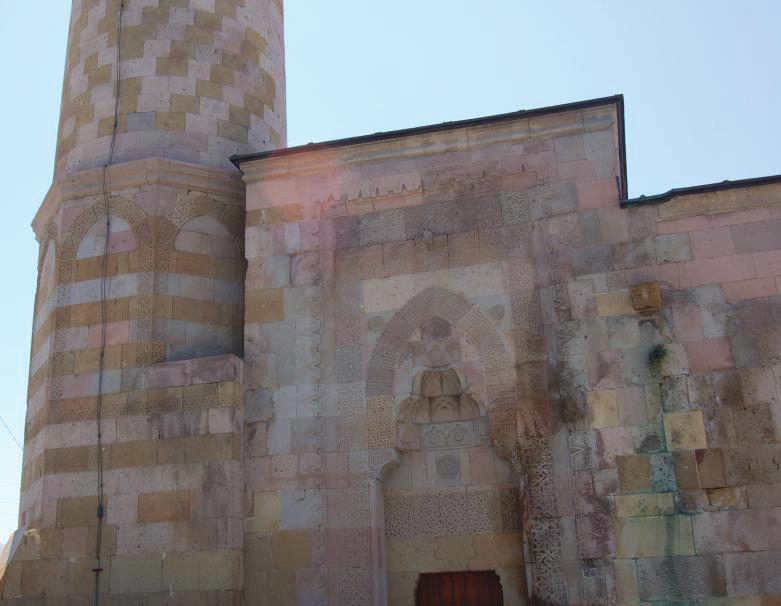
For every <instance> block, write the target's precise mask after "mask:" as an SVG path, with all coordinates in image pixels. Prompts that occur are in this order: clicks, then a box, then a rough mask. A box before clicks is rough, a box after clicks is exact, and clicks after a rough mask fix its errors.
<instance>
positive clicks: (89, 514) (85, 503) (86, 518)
mask: <svg viewBox="0 0 781 606" xmlns="http://www.w3.org/2000/svg"><path fill="white" fill-rule="evenodd" d="M97 511H98V497H70V498H66V499H59V500H58V501H57V527H58V528H73V527H75V526H97V525H98V516H97Z"/></svg>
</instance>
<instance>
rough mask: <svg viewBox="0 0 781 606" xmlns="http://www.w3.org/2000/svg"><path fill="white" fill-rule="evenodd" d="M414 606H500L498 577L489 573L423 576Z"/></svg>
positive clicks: (448, 573) (501, 598) (492, 572)
mask: <svg viewBox="0 0 781 606" xmlns="http://www.w3.org/2000/svg"><path fill="white" fill-rule="evenodd" d="M415 604H416V606H503V604H504V599H503V596H502V585H501V583H500V582H499V576H498V575H497V574H496V573H495V572H494V571H493V570H491V571H488V572H442V573H438V574H422V575H420V580H419V581H418V590H417V595H416V597H415Z"/></svg>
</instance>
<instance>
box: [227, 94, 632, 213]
mask: <svg viewBox="0 0 781 606" xmlns="http://www.w3.org/2000/svg"><path fill="white" fill-rule="evenodd" d="M611 104H612V105H615V106H616V107H617V110H618V132H619V145H620V147H621V150H620V155H621V180H622V188H621V189H622V190H623V191H622V193H625V192H627V191H628V188H627V186H626V147H625V141H624V96H623V95H621V94H618V95H612V96H609V97H600V98H598V99H588V100H585V101H575V102H572V103H564V104H562V105H551V106H549V107H540V108H536V109H522V110H520V111H515V112H509V113H505V114H496V115H493V116H485V117H482V118H468V119H466V120H456V121H453V122H442V123H440V124H429V125H425V126H416V127H412V128H403V129H400V130H391V131H383V132H378V133H373V134H369V135H358V136H356V137H347V138H344V139H333V140H330V141H322V142H319V143H307V144H306V145H297V146H295V147H286V148H283V149H275V150H269V151H264V152H253V153H249V154H235V155H233V156H231V157H230V161H231V162H232V163H233V165H234V166H236V168H238V169H241V164H242V163H244V162H250V161H252V160H263V159H266V158H281V157H285V156H294V155H298V154H303V153H307V152H313V151H320V150H324V149H333V148H339V147H347V146H349V145H359V144H361V143H374V142H376V141H386V140H389V139H398V138H401V137H409V136H412V135H422V134H428V133H436V132H442V131H446V130H452V129H457V128H466V127H470V126H481V125H483V124H494V123H497V122H503V121H505V120H517V119H520V118H532V117H535V116H542V115H546V114H557V113H562V112H568V111H575V110H579V109H590V108H592V107H600V106H604V105H611ZM622 197H623V196H622Z"/></svg>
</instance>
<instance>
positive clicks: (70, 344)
mask: <svg viewBox="0 0 781 606" xmlns="http://www.w3.org/2000/svg"><path fill="white" fill-rule="evenodd" d="M64 332H65V349H66V350H68V351H74V350H78V349H86V348H87V347H89V345H88V343H89V328H88V327H86V326H80V327H79V328H68V329H66V330H65V331H64Z"/></svg>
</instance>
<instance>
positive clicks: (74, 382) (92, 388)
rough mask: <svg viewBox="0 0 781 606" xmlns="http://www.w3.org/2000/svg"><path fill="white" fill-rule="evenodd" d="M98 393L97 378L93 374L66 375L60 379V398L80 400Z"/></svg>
mask: <svg viewBox="0 0 781 606" xmlns="http://www.w3.org/2000/svg"><path fill="white" fill-rule="evenodd" d="M97 391H98V377H97V374H95V373H89V374H83V375H75V376H74V375H68V376H65V377H63V378H62V397H63V398H65V399H68V398H81V397H84V396H91V395H94V394H95V393H97Z"/></svg>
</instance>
